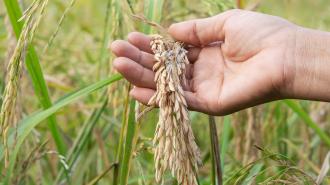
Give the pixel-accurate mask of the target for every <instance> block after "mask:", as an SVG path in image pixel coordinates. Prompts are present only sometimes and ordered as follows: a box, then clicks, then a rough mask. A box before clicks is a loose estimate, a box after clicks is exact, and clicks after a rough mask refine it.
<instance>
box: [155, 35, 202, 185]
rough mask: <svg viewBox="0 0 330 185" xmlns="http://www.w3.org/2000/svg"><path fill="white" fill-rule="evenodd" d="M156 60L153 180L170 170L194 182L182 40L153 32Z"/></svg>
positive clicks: (195, 154)
mask: <svg viewBox="0 0 330 185" xmlns="http://www.w3.org/2000/svg"><path fill="white" fill-rule="evenodd" d="M151 48H152V51H153V52H154V54H155V59H156V61H157V62H156V63H155V65H154V66H153V70H154V71H155V73H156V75H155V79H154V80H155V82H156V83H157V91H156V93H155V95H154V96H153V97H152V98H151V99H150V101H149V105H155V104H158V105H159V108H160V113H159V121H158V124H157V127H156V133H155V137H154V145H155V146H156V147H155V168H156V181H157V182H161V181H162V176H163V173H164V172H165V170H170V171H171V172H172V175H173V176H175V177H176V178H177V180H178V182H179V184H183V185H195V184H196V185H197V179H196V175H195V173H196V171H197V167H198V164H199V163H200V152H199V149H198V147H197V144H196V143H195V138H194V135H193V132H192V129H191V125H190V120H189V116H188V109H187V102H186V100H185V97H184V91H183V89H182V86H181V83H182V82H184V81H185V80H186V79H185V67H186V65H187V64H188V59H187V56H186V53H187V51H186V50H185V49H184V48H183V45H182V43H180V42H176V41H172V40H170V39H165V38H163V37H162V36H159V35H155V36H153V39H152V41H151Z"/></svg>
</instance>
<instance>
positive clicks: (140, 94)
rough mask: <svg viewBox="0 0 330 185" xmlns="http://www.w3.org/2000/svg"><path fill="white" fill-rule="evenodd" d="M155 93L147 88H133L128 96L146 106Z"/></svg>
mask: <svg viewBox="0 0 330 185" xmlns="http://www.w3.org/2000/svg"><path fill="white" fill-rule="evenodd" d="M155 92H156V91H155V90H153V89H148V88H141V87H134V88H133V89H132V90H131V91H130V95H131V96H132V97H133V98H134V99H136V100H137V101H139V102H141V103H143V104H145V105H147V104H148V102H149V100H150V98H151V97H152V96H153V95H154V93H155Z"/></svg>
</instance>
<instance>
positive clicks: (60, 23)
mask: <svg viewBox="0 0 330 185" xmlns="http://www.w3.org/2000/svg"><path fill="white" fill-rule="evenodd" d="M75 3H76V0H71V1H70V4H69V6H68V7H67V8H66V9H65V10H64V13H63V14H62V16H61V18H60V21H59V23H58V24H57V27H56V29H55V31H54V33H53V34H52V36H51V37H50V39H49V40H48V42H47V45H46V46H45V47H44V49H43V53H46V52H47V50H48V48H49V47H50V46H51V45H52V44H53V42H54V39H55V38H56V36H57V34H58V32H59V31H60V29H61V26H62V24H63V22H64V19H65V18H66V16H67V15H68V13H69V12H70V10H71V9H72V8H73V6H74V4H75Z"/></svg>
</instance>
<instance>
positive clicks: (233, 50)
mask: <svg viewBox="0 0 330 185" xmlns="http://www.w3.org/2000/svg"><path fill="white" fill-rule="evenodd" d="M297 30H298V26H296V25H294V24H292V23H290V22H288V21H286V20H284V19H281V18H278V17H274V16H270V15H265V14H260V13H254V12H249V11H243V10H230V11H227V12H224V13H222V14H219V15H217V16H214V17H210V18H205V19H197V20H191V21H186V22H181V23H177V24H174V25H172V26H171V27H170V28H169V30H168V32H169V33H170V34H171V35H172V36H173V37H174V38H175V39H177V40H180V41H183V42H185V43H187V44H190V45H193V46H194V47H193V48H191V49H190V50H189V53H188V55H189V56H188V58H189V60H190V62H191V65H190V66H189V70H188V71H187V73H188V74H187V77H188V84H189V87H187V88H186V92H185V97H186V100H187V102H188V106H189V108H190V109H192V110H196V111H200V112H204V113H207V114H212V115H225V114H229V113H232V112H235V111H238V110H241V109H244V108H247V107H251V106H254V105H257V104H261V103H265V102H269V101H273V100H277V99H282V98H286V97H291V96H292V94H291V91H290V90H291V86H292V84H293V79H294V73H292V72H291V71H294V67H295V66H294V65H292V63H293V61H295V51H296V47H295V45H296V32H297ZM217 41H221V42H222V44H220V45H219V44H212V43H214V42H217ZM149 42H150V38H149V37H148V36H146V35H143V34H141V33H131V34H130V35H129V36H128V42H127V41H115V42H113V43H112V45H111V49H112V51H113V52H114V53H115V55H116V56H117V57H118V58H116V59H115V60H114V63H113V65H114V67H115V68H116V69H117V70H118V71H119V72H120V73H122V74H123V75H124V77H125V78H126V79H127V80H128V81H130V82H131V83H132V84H134V85H135V86H136V87H135V88H134V89H132V90H131V95H132V96H133V97H134V98H135V99H137V100H138V101H140V102H142V103H147V102H148V100H149V99H150V97H151V96H152V95H153V93H154V92H155V82H154V81H153V79H154V78H153V77H154V73H153V72H152V70H151V68H152V66H153V64H154V58H153V55H152V54H151V53H152V52H151V50H150V46H149Z"/></svg>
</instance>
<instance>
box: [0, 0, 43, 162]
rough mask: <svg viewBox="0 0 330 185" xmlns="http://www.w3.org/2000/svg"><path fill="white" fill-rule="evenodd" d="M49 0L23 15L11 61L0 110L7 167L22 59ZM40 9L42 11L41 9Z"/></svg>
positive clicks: (40, 1) (41, 0)
mask: <svg viewBox="0 0 330 185" xmlns="http://www.w3.org/2000/svg"><path fill="white" fill-rule="evenodd" d="M47 3H48V0H36V1H34V2H33V3H32V5H31V6H30V7H29V8H28V9H27V11H25V13H24V15H23V17H22V18H21V19H20V20H22V19H26V22H25V24H24V26H23V31H22V33H21V36H20V37H19V39H18V42H17V46H16V48H15V50H14V53H13V55H12V57H11V59H10V61H9V64H8V67H7V70H8V74H7V76H8V82H7V84H6V86H5V90H4V98H3V103H2V105H1V112H0V128H1V129H0V130H1V136H2V139H3V145H4V148H5V167H8V162H9V148H8V143H7V138H8V132H9V128H10V127H11V126H12V125H11V124H12V123H11V121H13V116H14V112H15V107H16V99H17V91H18V87H19V78H20V74H21V70H22V61H24V59H25V51H26V48H27V45H28V44H29V43H30V42H32V39H33V36H34V33H35V31H36V28H37V27H38V25H39V23H40V20H41V18H42V15H43V13H44V10H45V7H46V5H47ZM39 10H40V11H39Z"/></svg>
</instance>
